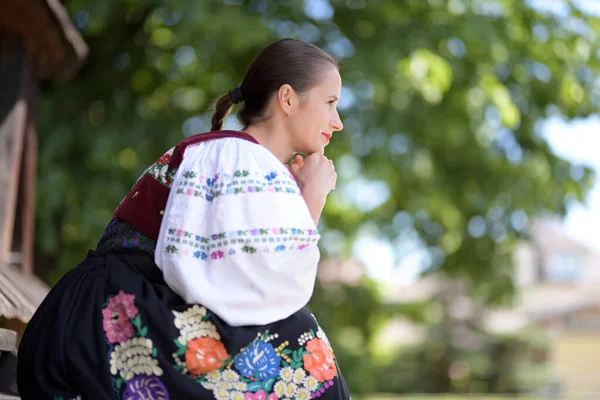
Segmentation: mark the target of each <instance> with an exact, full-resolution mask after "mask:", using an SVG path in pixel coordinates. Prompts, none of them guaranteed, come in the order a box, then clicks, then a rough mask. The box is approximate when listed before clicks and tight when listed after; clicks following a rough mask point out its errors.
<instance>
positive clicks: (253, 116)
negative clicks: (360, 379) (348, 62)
mask: <svg viewBox="0 0 600 400" xmlns="http://www.w3.org/2000/svg"><path fill="white" fill-rule="evenodd" d="M340 90H341V78H340V75H339V73H338V68H337V64H336V62H335V60H334V59H333V58H331V57H330V56H329V55H328V54H327V53H325V52H324V51H322V50H321V49H319V48H318V47H316V46H314V45H312V44H309V43H306V42H303V41H298V40H291V39H286V40H280V41H278V42H275V43H273V44H271V45H269V46H268V47H266V48H265V49H264V50H263V51H262V52H261V53H260V54H259V55H258V56H257V58H256V59H255V60H254V61H253V63H252V64H251V65H250V67H249V69H248V71H247V72H246V76H245V77H244V80H243V82H242V84H241V85H240V86H239V87H238V88H236V89H234V90H232V91H231V92H229V93H228V94H226V95H224V96H222V97H220V98H219V99H218V100H217V101H216V103H215V109H214V115H213V118H212V129H211V132H208V133H204V134H199V135H195V136H192V137H190V138H188V139H186V140H184V141H182V142H181V143H179V144H178V145H177V146H175V147H174V148H172V149H170V150H169V151H168V152H167V153H165V154H164V155H163V156H162V157H161V158H160V159H159V160H158V161H156V163H154V164H153V165H151V166H150V167H149V168H148V169H147V170H146V171H145V172H144V174H142V176H141V177H140V179H139V180H138V182H137V183H136V184H135V186H134V187H133V189H132V190H131V192H130V193H129V194H128V195H127V197H126V198H125V199H124V200H123V201H122V202H121V204H120V205H119V206H118V207H117V209H116V211H115V214H114V215H115V217H114V219H113V220H112V221H111V222H110V224H109V225H108V227H107V228H106V230H105V232H104V234H103V235H102V238H101V239H100V241H99V243H98V246H97V248H96V250H95V251H90V252H89V254H88V256H87V257H86V259H85V260H84V261H83V262H82V263H81V264H80V265H79V266H77V267H76V268H75V269H73V270H72V271H70V272H69V273H68V274H66V275H65V277H63V278H62V280H61V281H60V282H59V283H58V284H57V285H56V286H55V287H54V288H53V289H52V291H51V292H50V294H49V295H48V297H47V298H46V299H45V301H44V302H43V303H42V305H41V306H40V308H39V309H38V311H37V312H36V313H35V315H34V317H33V319H32V320H31V322H30V323H29V325H28V327H27V329H26V331H25V333H24V336H23V339H22V341H21V345H20V348H19V363H18V383H19V391H20V395H21V398H23V399H45V398H48V399H60V398H62V399H69V398H76V397H78V396H80V397H81V398H84V399H88V398H89V399H112V398H122V399H192V398H193V399H212V398H216V399H265V400H267V399H268V400H272V399H283V398H293V399H308V398H316V397H319V398H322V399H347V398H349V397H350V396H349V394H348V390H347V387H346V384H345V382H344V379H343V378H342V375H341V373H340V370H339V367H338V365H337V363H336V360H335V357H334V355H333V350H332V349H331V345H330V344H329V341H328V340H327V336H326V335H325V333H324V332H323V331H322V329H321V328H320V327H319V325H318V323H317V321H316V320H315V318H314V317H313V315H312V314H311V313H310V312H309V311H307V310H306V308H305V305H306V304H307V303H308V301H309V299H310V297H311V295H312V293H313V289H314V283H315V277H316V270H317V263H318V261H319V257H320V255H319V250H318V247H317V244H318V241H319V232H318V231H317V222H318V220H319V217H320V215H321V211H322V209H323V206H324V205H325V200H326V198H327V195H328V193H329V192H330V191H331V190H332V189H333V188H334V187H335V182H336V177H337V176H336V173H335V169H334V166H333V163H332V162H331V161H330V160H328V159H327V158H326V157H325V156H324V149H325V146H327V144H328V143H329V141H330V139H331V137H332V135H333V133H334V132H336V131H339V130H341V129H342V123H341V121H340V118H339V115H338V113H337V111H336V104H337V102H338V99H339V96H340ZM236 103H243V104H242V106H241V108H240V110H239V113H238V118H239V120H240V121H241V123H242V124H243V126H244V129H243V130H242V131H241V132H233V131H223V130H221V129H222V124H223V120H224V119H225V117H226V116H227V115H228V114H229V112H230V111H231V108H232V106H233V104H236ZM296 153H303V154H306V155H307V156H306V157H305V158H302V157H301V156H296V157H294V156H295V155H296ZM289 160H292V162H290V163H288V161H289Z"/></svg>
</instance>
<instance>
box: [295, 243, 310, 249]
mask: <svg viewBox="0 0 600 400" xmlns="http://www.w3.org/2000/svg"><path fill="white" fill-rule="evenodd" d="M308 246H310V245H309V244H301V245H298V250H304V249H305V248H307V247H308Z"/></svg>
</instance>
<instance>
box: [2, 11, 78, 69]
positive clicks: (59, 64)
mask: <svg viewBox="0 0 600 400" xmlns="http://www.w3.org/2000/svg"><path fill="white" fill-rule="evenodd" d="M0 10H2V11H1V12H0V29H1V30H5V31H10V32H13V33H17V34H18V35H19V36H21V37H23V38H24V39H25V44H26V47H27V48H28V50H29V51H30V52H31V54H32V55H33V56H34V59H35V61H36V64H37V65H38V71H39V75H40V77H41V78H44V79H45V78H53V79H59V80H67V79H69V78H71V77H72V76H73V75H74V74H75V72H76V71H77V70H78V69H79V68H80V67H81V65H82V64H83V62H84V60H85V59H86V57H87V54H88V47H87V45H86V44H85V42H84V40H83V38H82V37H81V35H80V34H79V32H78V31H77V29H76V28H75V26H73V24H72V23H71V20H70V18H69V15H68V13H67V11H66V10H65V8H64V7H63V5H62V4H61V3H60V1H59V0H19V1H15V0H0Z"/></svg>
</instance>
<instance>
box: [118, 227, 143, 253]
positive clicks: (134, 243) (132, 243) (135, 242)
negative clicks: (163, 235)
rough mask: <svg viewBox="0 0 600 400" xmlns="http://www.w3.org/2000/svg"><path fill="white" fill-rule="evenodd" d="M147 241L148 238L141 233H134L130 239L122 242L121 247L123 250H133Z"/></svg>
mask: <svg viewBox="0 0 600 400" xmlns="http://www.w3.org/2000/svg"><path fill="white" fill-rule="evenodd" d="M148 241H150V239H149V238H148V236H146V235H144V234H143V233H141V232H139V231H136V232H135V234H134V235H133V237H132V238H129V239H126V240H123V244H121V247H122V248H124V249H134V248H136V247H138V246H140V244H141V243H142V242H148Z"/></svg>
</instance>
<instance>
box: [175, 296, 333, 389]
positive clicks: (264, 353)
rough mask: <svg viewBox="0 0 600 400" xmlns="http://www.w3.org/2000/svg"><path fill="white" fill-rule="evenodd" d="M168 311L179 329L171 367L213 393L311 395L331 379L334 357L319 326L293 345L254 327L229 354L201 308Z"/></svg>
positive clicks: (276, 335)
mask: <svg viewBox="0 0 600 400" xmlns="http://www.w3.org/2000/svg"><path fill="white" fill-rule="evenodd" d="M173 314H174V315H175V321H174V322H175V327H177V328H178V329H179V332H180V336H179V337H178V338H177V339H176V340H175V344H176V345H177V348H178V350H177V352H175V353H173V359H174V360H175V363H176V366H175V368H176V369H178V370H179V371H181V372H182V373H183V374H188V375H191V376H192V378H193V379H195V380H196V382H198V383H199V384H201V385H202V386H203V387H204V388H205V389H207V390H211V391H212V392H213V395H214V396H215V398H216V399H239V400H250V399H256V400H259V399H260V400H278V399H286V398H290V399H312V398H316V397H320V396H321V395H322V394H323V393H325V391H326V390H327V389H329V388H330V387H332V386H333V385H334V379H335V378H336V376H337V367H336V363H335V358H334V356H333V352H332V351H331V348H330V346H329V342H328V341H326V337H325V334H324V332H323V331H322V330H321V329H320V328H319V330H318V331H317V334H315V332H314V331H313V330H310V331H309V332H306V333H304V334H302V335H301V337H300V338H299V339H298V343H302V345H300V347H299V348H297V349H295V350H292V349H291V348H290V343H289V342H288V341H282V342H281V343H279V345H278V346H275V345H274V344H273V342H275V341H277V340H278V339H279V335H278V334H271V333H270V332H269V331H266V332H264V333H262V334H260V333H259V334H258V336H257V338H256V339H255V340H254V341H253V342H252V343H250V344H249V345H248V346H246V347H245V348H243V349H242V350H241V351H240V352H239V353H238V354H237V355H236V356H235V357H233V356H231V355H229V354H228V353H227V350H226V349H225V347H224V346H223V343H222V342H221V341H220V337H219V334H218V332H217V331H216V328H215V326H214V325H213V324H212V323H210V322H209V321H208V318H209V317H210V314H209V313H208V312H207V310H206V308H204V307H200V306H198V305H194V306H193V307H191V308H189V309H188V310H186V311H184V312H176V311H173ZM319 332H320V333H319ZM319 335H320V336H322V338H320V337H318V336H319ZM182 357H184V359H182Z"/></svg>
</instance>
